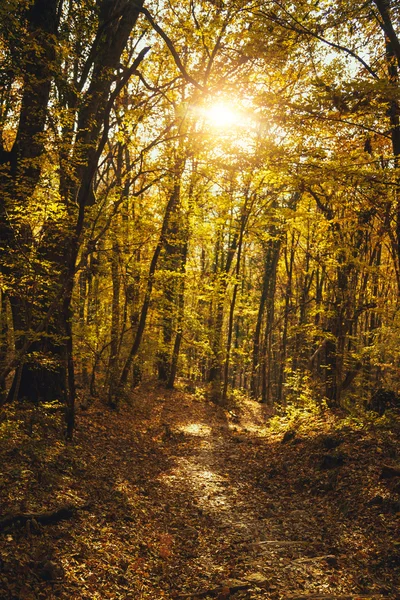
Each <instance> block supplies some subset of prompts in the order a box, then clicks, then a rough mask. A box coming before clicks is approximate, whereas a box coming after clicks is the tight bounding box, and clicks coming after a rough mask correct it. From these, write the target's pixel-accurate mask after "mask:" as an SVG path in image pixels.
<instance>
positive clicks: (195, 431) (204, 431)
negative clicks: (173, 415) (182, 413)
mask: <svg viewBox="0 0 400 600" xmlns="http://www.w3.org/2000/svg"><path fill="white" fill-rule="evenodd" d="M179 429H180V431H183V433H186V434H189V435H199V436H208V435H210V434H211V427H209V426H208V425H204V424H203V423H190V424H189V425H182V426H181V427H179Z"/></svg>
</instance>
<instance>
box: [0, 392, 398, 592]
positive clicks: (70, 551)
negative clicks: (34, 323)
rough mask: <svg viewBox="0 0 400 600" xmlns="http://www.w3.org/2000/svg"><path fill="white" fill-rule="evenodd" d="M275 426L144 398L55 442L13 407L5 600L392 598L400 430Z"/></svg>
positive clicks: (7, 433) (326, 420)
mask: <svg viewBox="0 0 400 600" xmlns="http://www.w3.org/2000/svg"><path fill="white" fill-rule="evenodd" d="M270 416H271V415H268V412H267V409H266V408H265V407H263V406H261V405H259V404H257V403H255V402H251V401H248V400H241V401H240V402H238V403H237V404H236V405H235V406H234V407H233V406H232V407H231V410H226V409H223V408H221V407H216V406H215V405H213V404H212V403H210V402H208V401H206V400H205V399H204V398H203V397H202V396H201V394H199V393H198V394H197V395H196V394H195V395H193V394H189V393H185V392H183V391H173V392H166V391H165V390H162V389H161V388H155V387H154V386H150V385H147V386H146V385H143V386H142V387H141V388H140V389H138V390H137V391H135V392H134V393H133V394H132V400H131V402H130V403H129V404H123V405H121V407H120V408H119V410H118V411H110V410H109V409H107V408H105V407H103V406H102V405H100V404H97V405H96V404H95V405H93V406H91V407H90V408H89V409H88V410H86V411H79V412H78V415H77V425H76V433H75V438H74V441H73V442H72V443H65V442H64V441H63V438H62V435H61V433H60V432H61V420H62V411H61V407H59V406H57V405H56V404H55V405H48V406H41V407H39V408H35V409H34V408H32V407H29V406H25V407H16V406H14V407H7V408H6V409H5V410H3V413H2V416H1V418H0V421H1V422H0V460H1V464H2V475H1V480H0V502H1V504H0V506H1V513H2V515H1V517H0V598H1V600H33V599H52V598H61V599H87V600H92V599H96V600H97V599H98V600H103V599H126V600H140V599H154V600H157V599H178V598H193V599H195V600H196V599H197V598H205V599H207V598H219V599H222V598H235V599H248V600H250V599H261V598H268V599H271V600H284V599H291V600H302V599H306V600H317V599H325V600H337V599H338V600H344V599H352V600H353V599H354V600H356V599H364V598H365V599H366V598H392V599H396V598H400V568H399V567H400V530H399V527H398V524H399V514H400V502H399V493H400V477H399V474H400V471H399V470H396V469H398V464H399V461H400V435H399V431H400V425H399V420H398V417H397V420H396V417H393V418H392V419H391V420H390V419H388V418H386V417H383V418H376V419H372V418H369V419H367V420H356V419H349V418H347V419H345V418H343V416H342V417H339V416H334V415H332V414H331V413H330V412H325V413H323V414H317V413H312V412H310V413H308V414H306V413H304V414H303V415H300V413H299V414H298V415H297V418H295V419H293V418H292V419H289V418H288V417H286V418H283V417H282V418H278V417H274V418H273V419H271V418H270ZM392 467H394V469H392ZM71 506H74V507H76V508H75V509H72V508H71ZM62 507H67V508H66V510H65V511H64V513H57V514H56V515H55V516H54V515H53V517H54V518H53V519H52V516H50V517H49V519H48V522H46V519H47V517H46V515H44V516H43V514H44V513H43V511H55V510H57V509H60V508H62ZM7 514H13V515H14V517H15V518H14V521H13V522H11V521H10V520H9V521H7V520H6V519H5V516H6V515H7ZM62 516H65V517H66V518H65V519H62V520H61V517H62ZM59 517H60V518H59ZM53 521H55V522H53Z"/></svg>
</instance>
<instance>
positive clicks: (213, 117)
mask: <svg viewBox="0 0 400 600" xmlns="http://www.w3.org/2000/svg"><path fill="white" fill-rule="evenodd" d="M204 112H205V116H206V119H207V121H209V123H210V124H211V125H213V126H214V127H231V126H233V125H238V124H239V122H240V117H239V115H238V113H237V112H235V111H234V110H233V109H231V108H229V106H227V105H226V104H223V103H221V102H220V103H217V104H212V105H211V106H209V107H208V108H206V109H205V111H204Z"/></svg>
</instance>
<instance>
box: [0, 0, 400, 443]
mask: <svg viewBox="0 0 400 600" xmlns="http://www.w3.org/2000/svg"><path fill="white" fill-rule="evenodd" d="M399 31H400V9H399V7H398V5H397V3H396V2H391V1H390V0H372V1H371V2H361V1H358V0H357V1H355V2H349V1H346V0H340V1H339V2H332V1H331V0H320V1H317V2H315V1H311V0H302V1H299V2H296V3H293V2H286V1H285V0H279V1H278V0H271V1H267V2H254V1H246V0H227V1H222V0H184V1H179V2H175V1H174V0H169V1H164V0H160V1H157V0H152V1H148V2H147V1H140V2H139V1H137V0H136V1H132V0H118V1H116V2H115V1H110V0H85V1H83V2H74V1H71V2H64V1H63V0H51V1H48V0H47V1H44V0H24V1H23V2H16V1H14V0H9V1H7V2H5V3H3V5H2V6H1V7H0V60H1V72H0V78H1V79H0V81H1V91H0V187H1V195H0V266H1V337H0V340H1V341H0V373H1V377H0V384H1V393H2V397H1V402H2V403H5V402H11V401H15V400H17V399H24V398H25V399H28V400H31V401H34V402H40V401H48V400H55V399H58V400H60V401H62V402H64V403H65V405H66V408H67V411H66V413H67V417H66V424H67V436H68V437H71V436H72V433H73V428H74V414H75V399H76V396H77V393H79V394H80V395H81V396H82V397H89V396H91V397H94V396H96V395H100V396H101V398H102V399H103V400H104V401H105V402H107V403H109V404H110V405H111V406H114V407H115V406H117V404H118V403H119V402H120V400H121V398H123V397H124V394H125V393H126V391H127V390H128V389H129V388H131V387H134V386H136V385H137V384H138V382H139V381H140V380H141V378H149V377H157V378H159V380H160V381H161V382H162V383H163V384H164V385H165V386H166V387H169V388H172V387H174V385H175V384H176V382H177V378H179V380H180V381H181V382H185V384H186V385H189V386H191V385H196V384H201V385H203V386H205V388H206V390H207V393H208V395H209V397H210V398H212V399H213V401H215V402H216V403H222V404H224V403H226V401H227V399H228V398H229V397H231V396H232V395H235V394H236V393H243V392H244V393H247V394H250V395H252V396H253V398H255V399H258V400H260V401H261V402H264V403H268V404H270V405H273V404H276V405H279V406H286V405H287V404H291V403H294V404H297V405H301V404H304V403H306V402H308V401H309V399H310V398H313V400H314V401H315V402H317V403H320V404H321V405H322V404H327V405H328V406H330V407H334V408H335V407H340V406H350V405H356V404H360V403H361V404H364V405H365V404H366V402H368V400H369V399H370V397H371V396H373V395H374V393H375V392H376V391H377V390H379V389H381V388H382V389H387V390H393V391H394V392H397V391H398V390H397V387H398V375H399V356H398V353H399V350H398V348H399V313H398V308H399V301H398V298H399V291H400V195H399V194H400V192H399V184H400V178H399V166H400V165H399V160H400V159H399V157H400V83H399V82H400V80H399V69H400V39H399V35H400V34H399Z"/></svg>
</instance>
